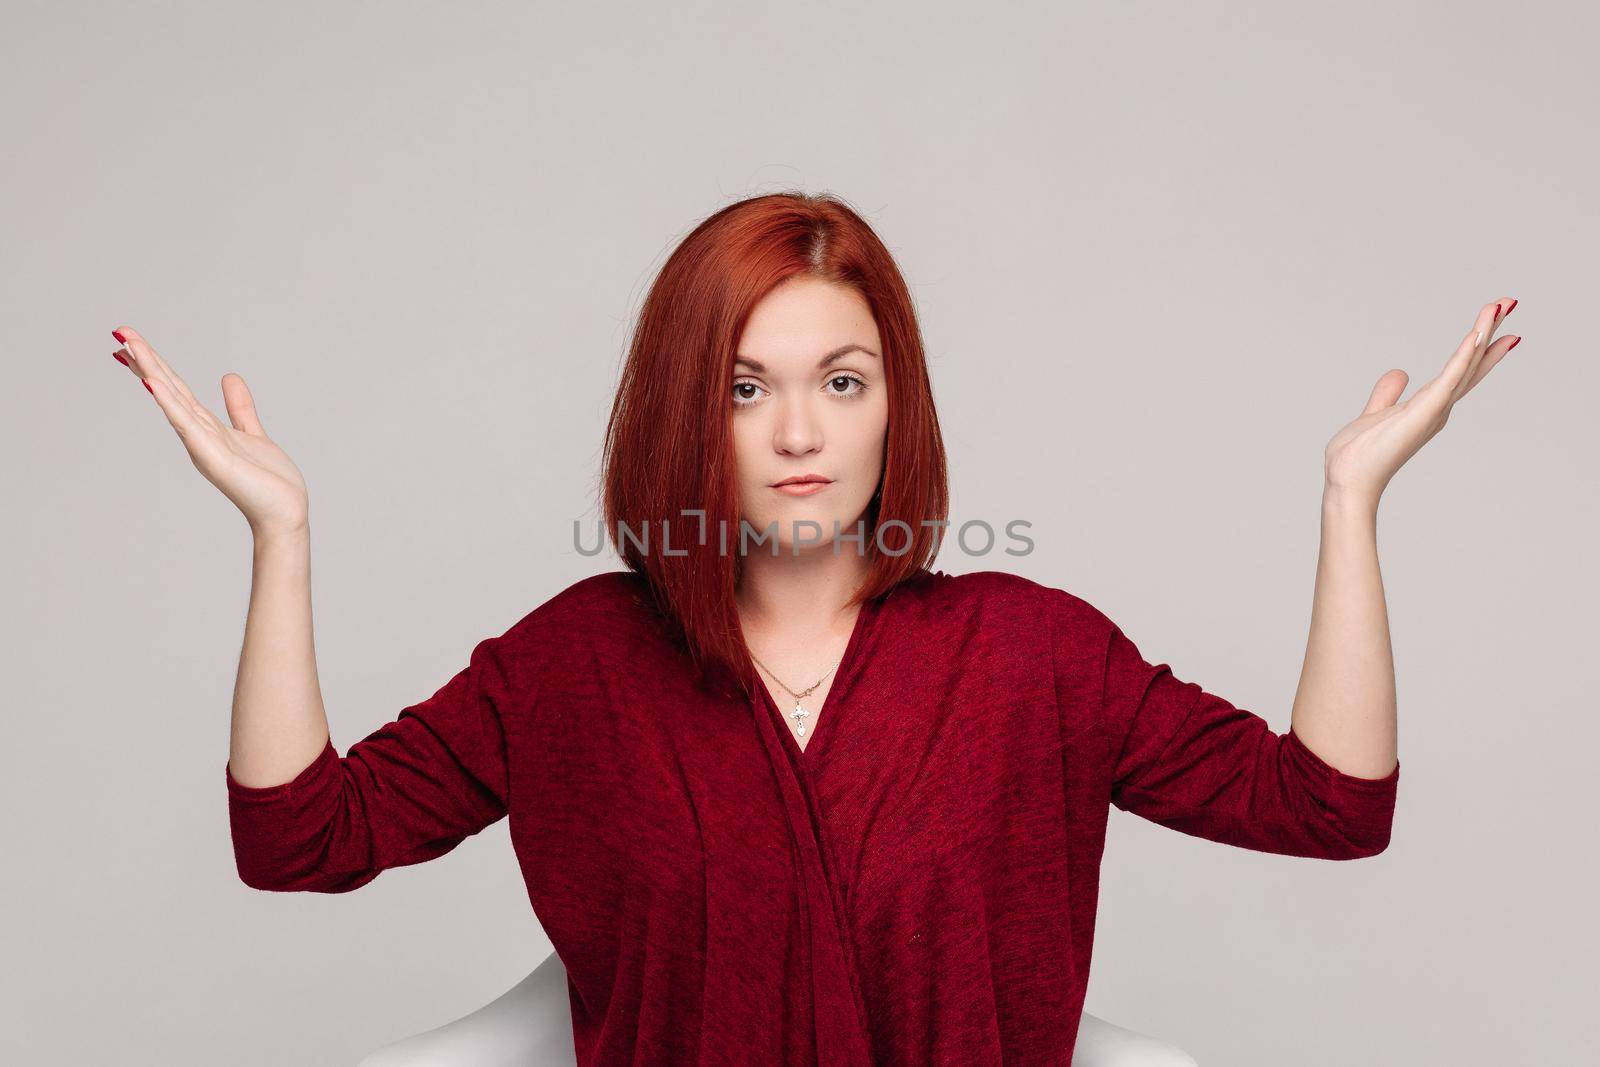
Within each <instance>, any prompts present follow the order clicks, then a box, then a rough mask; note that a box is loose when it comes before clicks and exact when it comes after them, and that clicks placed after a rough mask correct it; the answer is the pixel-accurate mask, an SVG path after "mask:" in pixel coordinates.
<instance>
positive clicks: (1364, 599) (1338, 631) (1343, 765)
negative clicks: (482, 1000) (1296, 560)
mask: <svg viewBox="0 0 1600 1067" xmlns="http://www.w3.org/2000/svg"><path fill="white" fill-rule="evenodd" d="M1377 530H1378V500H1377V497H1375V496H1371V495H1369V494H1364V493H1348V492H1346V491H1343V490H1341V489H1339V488H1337V487H1333V486H1329V487H1327V488H1325V489H1324V491H1323V496H1322V546H1321V549H1320V551H1319V552H1318V554H1317V578H1316V588H1315V591H1314V593H1313V596H1312V606H1311V633H1310V637H1309V638H1308V639H1307V642H1306V657H1305V663H1304V665H1303V667H1302V668H1301V673H1300V685H1299V687H1298V688H1297V689H1296V691H1295V698H1294V710H1293V712H1292V716H1291V718H1292V725H1293V728H1294V732H1295V733H1296V734H1297V735H1299V737H1300V740H1302V741H1304V742H1305V743H1306V745H1307V747H1309V748H1310V749H1311V750H1312V751H1313V752H1315V753H1316V754H1317V755H1318V756H1320V757H1322V759H1323V760H1324V761H1326V762H1327V763H1329V764H1331V765H1332V766H1333V767H1335V768H1336V769H1338V770H1340V771H1343V772H1344V773H1345V774H1350V775H1355V776H1357V777H1360V778H1382V777H1384V776H1386V775H1387V774H1388V773H1389V772H1390V771H1392V770H1393V769H1394V767H1395V764H1396V762H1397V760H1398V752H1397V740H1396V734H1397V722H1396V709H1395V680H1394V653H1393V650H1392V649H1391V648H1390V643H1389V616H1388V610H1387V607H1386V605H1385V603H1384V597H1383V578H1382V576H1381V574H1380V573H1379V569H1378V535H1377Z"/></svg>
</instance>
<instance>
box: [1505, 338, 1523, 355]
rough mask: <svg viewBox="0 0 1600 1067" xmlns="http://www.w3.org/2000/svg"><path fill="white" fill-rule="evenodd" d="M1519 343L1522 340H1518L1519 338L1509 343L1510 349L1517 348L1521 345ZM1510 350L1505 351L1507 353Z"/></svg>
mask: <svg viewBox="0 0 1600 1067" xmlns="http://www.w3.org/2000/svg"><path fill="white" fill-rule="evenodd" d="M1521 343H1522V338H1520V337H1519V338H1517V339H1516V340H1515V341H1512V342H1511V348H1516V347H1517V346H1518V345H1520V344H1521ZM1511 348H1508V349H1506V351H1507V352H1509V351H1511Z"/></svg>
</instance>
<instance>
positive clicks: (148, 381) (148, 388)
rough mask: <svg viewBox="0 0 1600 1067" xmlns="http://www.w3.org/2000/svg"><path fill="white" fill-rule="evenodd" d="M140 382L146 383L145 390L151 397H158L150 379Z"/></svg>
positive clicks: (143, 379) (142, 379)
mask: <svg viewBox="0 0 1600 1067" xmlns="http://www.w3.org/2000/svg"><path fill="white" fill-rule="evenodd" d="M139 380H140V381H141V382H143V383H144V387H145V389H146V390H148V391H149V393H150V395H151V396H155V395H156V391H155V390H154V389H151V388H150V379H149V378H140V379H139Z"/></svg>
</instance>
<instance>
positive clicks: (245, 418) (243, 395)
mask: <svg viewBox="0 0 1600 1067" xmlns="http://www.w3.org/2000/svg"><path fill="white" fill-rule="evenodd" d="M230 378H231V379H232V381H229V379H230ZM222 403H223V404H224V405H225V406H226V407H227V409H228V419H229V421H231V422H232V423H233V428H234V429H235V430H238V431H240V432H241V433H247V434H250V435H252V436H255V437H265V436H267V432H266V430H264V429H262V427H261V418H260V416H258V415H257V414H256V402H255V398H254V397H253V396H251V395H250V387H249V386H248V385H246V384H245V381H244V379H243V378H242V377H240V376H239V375H237V374H234V373H232V372H229V373H227V374H224V375H223V376H222Z"/></svg>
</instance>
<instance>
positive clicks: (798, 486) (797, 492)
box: [772, 482, 833, 496]
mask: <svg viewBox="0 0 1600 1067" xmlns="http://www.w3.org/2000/svg"><path fill="white" fill-rule="evenodd" d="M832 484H833V483H832V482H790V483H789V484H788V485H775V486H773V487H772V488H774V489H776V490H777V491H778V492H780V493H786V494H788V495H789V496H810V495H811V494H812V493H818V492H821V491H822V490H824V489H826V488H828V486H830V485H832Z"/></svg>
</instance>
